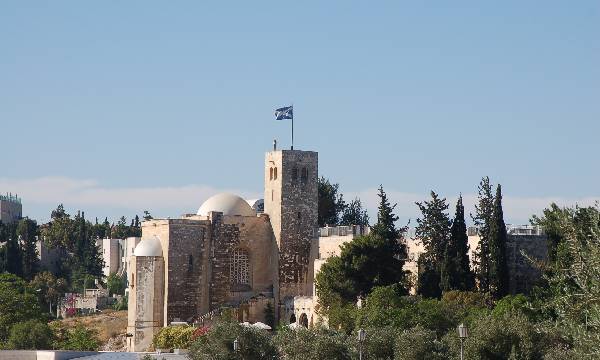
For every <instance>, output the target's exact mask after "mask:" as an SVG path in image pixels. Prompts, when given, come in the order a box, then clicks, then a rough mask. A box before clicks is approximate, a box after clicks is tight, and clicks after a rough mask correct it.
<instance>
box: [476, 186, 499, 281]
mask: <svg viewBox="0 0 600 360" xmlns="http://www.w3.org/2000/svg"><path fill="white" fill-rule="evenodd" d="M477 190H478V197H477V198H478V201H477V204H475V215H471V218H472V219H473V222H474V223H475V226H476V227H477V231H478V232H479V244H478V245H477V248H476V249H475V254H474V264H475V277H476V279H477V284H478V288H479V291H481V292H489V291H490V261H491V260H490V246H489V234H490V227H491V224H492V215H493V212H494V196H493V194H492V185H491V184H490V178H489V177H487V176H485V177H483V178H482V179H481V182H480V183H479V187H478V189H477Z"/></svg>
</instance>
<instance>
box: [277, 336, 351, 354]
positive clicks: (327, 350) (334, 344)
mask: <svg viewBox="0 0 600 360" xmlns="http://www.w3.org/2000/svg"><path fill="white" fill-rule="evenodd" d="M273 340H274V342H275V344H276V345H277V347H278V348H279V349H280V351H281V355H282V358H284V359H289V360H326V359H327V360H330V359H331V360H350V359H352V351H351V349H350V347H349V346H348V343H350V342H351V340H349V339H348V338H347V337H346V336H345V335H344V334H341V333H338V332H336V331H333V330H329V329H324V328H317V329H311V330H308V329H298V330H290V329H283V330H281V331H279V332H278V333H277V334H276V335H275V338H274V339H273Z"/></svg>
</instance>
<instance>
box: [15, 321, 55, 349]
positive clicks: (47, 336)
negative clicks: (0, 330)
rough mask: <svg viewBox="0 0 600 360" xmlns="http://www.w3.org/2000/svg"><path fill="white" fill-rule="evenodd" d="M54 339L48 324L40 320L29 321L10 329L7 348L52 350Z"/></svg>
mask: <svg viewBox="0 0 600 360" xmlns="http://www.w3.org/2000/svg"><path fill="white" fill-rule="evenodd" d="M52 339H53V333H52V330H51V329H50V327H49V326H48V325H47V324H46V323H43V322H40V321H39V320H29V321H24V322H20V323H17V324H15V325H14V326H13V327H12V328H11V329H10V336H9V337H8V341H7V342H6V348H7V349H15V350H49V349H51V348H52Z"/></svg>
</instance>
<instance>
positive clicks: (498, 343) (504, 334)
mask: <svg viewBox="0 0 600 360" xmlns="http://www.w3.org/2000/svg"><path fill="white" fill-rule="evenodd" d="M542 340H543V337H542V335H541V334H540V333H539V331H538V330H537V329H536V328H535V326H534V324H533V323H531V322H529V320H528V319H527V317H525V315H523V314H521V313H508V314H505V315H503V316H500V317H498V316H493V315H491V314H486V315H483V316H480V317H479V318H477V319H475V320H474V321H472V322H471V323H470V324H469V337H468V339H467V340H466V341H465V358H466V359H541V358H542V351H543V349H544V347H545V344H544V343H543V341H542ZM444 342H445V343H446V344H447V345H448V346H449V348H450V352H451V354H452V355H453V356H455V357H458V355H459V352H460V341H459V339H458V336H457V334H456V332H455V331H450V332H449V333H448V334H447V335H446V336H445V337H444Z"/></svg>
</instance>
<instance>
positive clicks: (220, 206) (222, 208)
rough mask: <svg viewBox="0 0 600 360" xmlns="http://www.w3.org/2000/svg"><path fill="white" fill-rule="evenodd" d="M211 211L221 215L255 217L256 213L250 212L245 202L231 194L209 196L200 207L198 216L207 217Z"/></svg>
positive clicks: (250, 209)
mask: <svg viewBox="0 0 600 360" xmlns="http://www.w3.org/2000/svg"><path fill="white" fill-rule="evenodd" d="M211 211H218V212H222V213H223V215H241V216H256V212H255V211H254V210H252V208H251V207H250V205H248V203H247V202H246V200H244V199H242V198H241V197H239V196H237V195H233V194H227V193H222V194H217V195H214V196H211V197H210V198H208V200H206V201H205V202H204V204H202V206H200V209H198V215H201V216H208V213H209V212H211Z"/></svg>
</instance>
